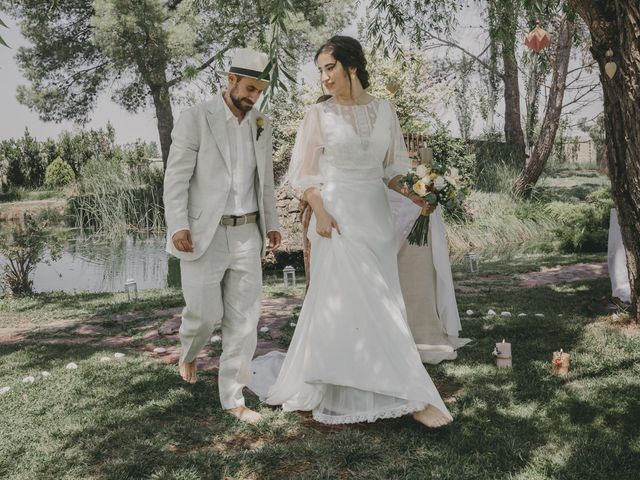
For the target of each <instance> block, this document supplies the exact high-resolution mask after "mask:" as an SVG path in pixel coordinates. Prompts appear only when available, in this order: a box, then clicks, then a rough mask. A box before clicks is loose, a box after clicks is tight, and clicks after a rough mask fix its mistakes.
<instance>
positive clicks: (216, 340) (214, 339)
mask: <svg viewBox="0 0 640 480" xmlns="http://www.w3.org/2000/svg"><path fill="white" fill-rule="evenodd" d="M221 341H222V337H221V336H220V335H214V336H213V337H211V343H219V342H221Z"/></svg>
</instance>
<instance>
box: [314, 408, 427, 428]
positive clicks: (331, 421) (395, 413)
mask: <svg viewBox="0 0 640 480" xmlns="http://www.w3.org/2000/svg"><path fill="white" fill-rule="evenodd" d="M426 406H427V404H417V403H410V404H407V405H402V406H400V407H396V408H392V409H390V410H383V411H381V412H376V413H365V414H360V415H326V414H324V413H320V412H318V411H316V410H314V411H313V419H314V420H315V421H317V422H320V423H324V424H327V425H340V424H346V423H360V422H369V423H373V422H375V421H376V420H382V419H385V418H397V417H402V416H403V415H408V414H410V413H414V412H419V411H420V410H423V409H424V408H426Z"/></svg>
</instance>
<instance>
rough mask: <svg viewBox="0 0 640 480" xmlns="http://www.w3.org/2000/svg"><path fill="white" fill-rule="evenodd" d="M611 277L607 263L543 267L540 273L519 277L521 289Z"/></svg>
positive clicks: (530, 273)
mask: <svg viewBox="0 0 640 480" xmlns="http://www.w3.org/2000/svg"><path fill="white" fill-rule="evenodd" d="M608 276H609V270H608V268H607V264H606V263H605V262H602V263H576V264H574V265H560V266H557V267H552V268H547V267H542V268H541V269H540V271H539V272H529V273H525V274H523V275H518V278H519V279H520V284H519V286H521V287H538V286H541V285H551V284H556V283H566V282H576V281H579V280H593V279H594V278H605V277H608Z"/></svg>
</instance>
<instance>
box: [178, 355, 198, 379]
mask: <svg viewBox="0 0 640 480" xmlns="http://www.w3.org/2000/svg"><path fill="white" fill-rule="evenodd" d="M178 367H179V369H180V376H181V377H182V379H183V380H184V381H185V382H187V383H191V384H194V383H196V381H197V379H198V378H197V374H196V361H195V360H194V361H192V362H179V364H178Z"/></svg>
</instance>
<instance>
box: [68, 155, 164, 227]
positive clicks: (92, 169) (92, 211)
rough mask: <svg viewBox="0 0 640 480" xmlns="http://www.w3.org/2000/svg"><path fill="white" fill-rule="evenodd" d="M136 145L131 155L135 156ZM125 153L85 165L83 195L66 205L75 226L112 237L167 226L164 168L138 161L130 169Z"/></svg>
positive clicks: (82, 174)
mask: <svg viewBox="0 0 640 480" xmlns="http://www.w3.org/2000/svg"><path fill="white" fill-rule="evenodd" d="M135 149H136V147H134V151H133V153H131V154H130V156H129V158H135V157H136V153H135ZM124 157H127V155H126V154H125V155H122V156H115V157H112V158H108V159H102V160H97V159H93V160H90V161H89V162H87V164H86V165H85V166H84V167H83V169H82V172H81V176H80V190H81V192H80V195H77V196H75V197H73V198H71V199H70V200H69V203H68V205H67V209H68V214H69V216H70V217H71V218H72V219H73V224H74V225H75V226H77V227H80V228H87V229H90V230H91V231H92V232H93V233H94V234H95V235H100V236H103V237H106V238H110V239H115V238H122V237H123V236H124V235H125V234H126V233H127V232H131V231H133V232H161V231H163V230H164V215H163V208H162V178H163V175H162V171H161V170H159V169H158V170H154V169H152V168H150V167H149V166H146V167H144V168H143V167H141V166H140V165H137V164H136V168H135V169H134V170H130V169H129V168H128V166H127V164H126V160H125V159H124Z"/></svg>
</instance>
